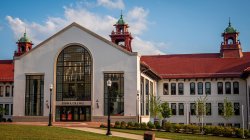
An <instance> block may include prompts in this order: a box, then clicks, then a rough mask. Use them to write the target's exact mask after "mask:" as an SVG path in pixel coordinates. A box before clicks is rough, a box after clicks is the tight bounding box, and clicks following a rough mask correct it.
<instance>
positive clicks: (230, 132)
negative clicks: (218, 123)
mask: <svg viewBox="0 0 250 140" xmlns="http://www.w3.org/2000/svg"><path fill="white" fill-rule="evenodd" d="M233 132H234V130H233V129H232V128H231V127H224V129H223V136H225V137H232V136H233Z"/></svg>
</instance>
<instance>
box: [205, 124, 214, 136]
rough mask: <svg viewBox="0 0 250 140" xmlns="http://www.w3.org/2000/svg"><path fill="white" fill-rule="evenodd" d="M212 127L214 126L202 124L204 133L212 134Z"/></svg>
mask: <svg viewBox="0 0 250 140" xmlns="http://www.w3.org/2000/svg"><path fill="white" fill-rule="evenodd" d="M213 127H214V126H208V125H207V126H204V132H205V134H213Z"/></svg>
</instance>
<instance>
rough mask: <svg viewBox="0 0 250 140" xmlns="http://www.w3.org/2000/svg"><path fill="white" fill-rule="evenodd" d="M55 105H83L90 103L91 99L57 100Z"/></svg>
mask: <svg viewBox="0 0 250 140" xmlns="http://www.w3.org/2000/svg"><path fill="white" fill-rule="evenodd" d="M56 105H59V106H84V105H91V101H57V102H56Z"/></svg>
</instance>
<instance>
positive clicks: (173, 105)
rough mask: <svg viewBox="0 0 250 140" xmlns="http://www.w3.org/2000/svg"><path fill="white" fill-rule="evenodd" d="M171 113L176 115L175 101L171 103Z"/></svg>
mask: <svg viewBox="0 0 250 140" xmlns="http://www.w3.org/2000/svg"><path fill="white" fill-rule="evenodd" d="M171 111H172V115H177V106H176V103H171Z"/></svg>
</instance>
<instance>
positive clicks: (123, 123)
mask: <svg viewBox="0 0 250 140" xmlns="http://www.w3.org/2000/svg"><path fill="white" fill-rule="evenodd" d="M121 128H122V129H125V128H126V122H124V121H122V122H121Z"/></svg>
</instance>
